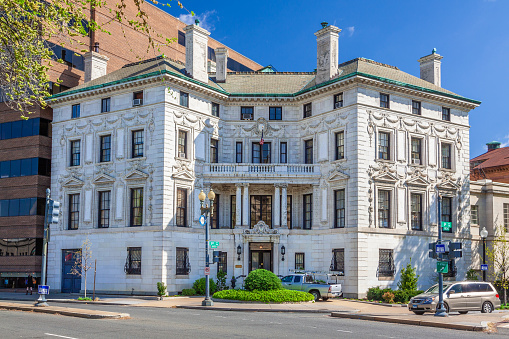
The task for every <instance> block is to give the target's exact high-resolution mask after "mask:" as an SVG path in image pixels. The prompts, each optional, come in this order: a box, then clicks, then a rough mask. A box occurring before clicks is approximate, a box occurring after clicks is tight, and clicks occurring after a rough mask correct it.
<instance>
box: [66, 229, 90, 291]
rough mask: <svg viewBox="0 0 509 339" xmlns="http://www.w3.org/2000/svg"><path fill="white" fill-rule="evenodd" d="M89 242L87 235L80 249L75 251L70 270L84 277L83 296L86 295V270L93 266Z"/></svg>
mask: <svg viewBox="0 0 509 339" xmlns="http://www.w3.org/2000/svg"><path fill="white" fill-rule="evenodd" d="M90 244H91V243H90V240H89V239H88V237H87V238H86V239H85V241H83V244H82V245H81V249H79V250H78V251H77V253H76V255H75V257H74V264H73V266H72V270H71V274H74V275H76V276H78V277H83V278H84V279H85V298H86V297H87V272H88V270H90V269H91V268H93V267H94V261H93V260H92V249H91V248H90Z"/></svg>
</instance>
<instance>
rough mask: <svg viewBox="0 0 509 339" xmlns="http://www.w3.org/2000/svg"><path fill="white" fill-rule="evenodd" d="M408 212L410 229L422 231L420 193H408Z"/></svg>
mask: <svg viewBox="0 0 509 339" xmlns="http://www.w3.org/2000/svg"><path fill="white" fill-rule="evenodd" d="M410 213H411V215H410V218H411V223H412V229H413V230H414V231H422V194H417V193H412V194H410Z"/></svg>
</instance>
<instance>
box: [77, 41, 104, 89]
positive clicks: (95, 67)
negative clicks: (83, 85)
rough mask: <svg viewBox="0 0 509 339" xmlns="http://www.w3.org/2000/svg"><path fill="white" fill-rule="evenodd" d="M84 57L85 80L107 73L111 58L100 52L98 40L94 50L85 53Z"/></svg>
mask: <svg viewBox="0 0 509 339" xmlns="http://www.w3.org/2000/svg"><path fill="white" fill-rule="evenodd" d="M83 58H84V62H85V82H89V81H90V80H94V79H96V78H99V77H102V76H103V75H106V68H107V67H108V60H109V59H110V58H108V57H107V56H105V55H101V54H99V43H98V42H96V43H95V44H94V50H93V51H90V52H87V53H85V55H84V56H83Z"/></svg>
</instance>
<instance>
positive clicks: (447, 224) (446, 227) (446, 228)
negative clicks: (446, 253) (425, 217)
mask: <svg viewBox="0 0 509 339" xmlns="http://www.w3.org/2000/svg"><path fill="white" fill-rule="evenodd" d="M451 229H452V222H450V221H442V231H446V232H449V231H450V230H451Z"/></svg>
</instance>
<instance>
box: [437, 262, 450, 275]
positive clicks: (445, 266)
mask: <svg viewBox="0 0 509 339" xmlns="http://www.w3.org/2000/svg"><path fill="white" fill-rule="evenodd" d="M437 272H438V273H449V262H447V261H437Z"/></svg>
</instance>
